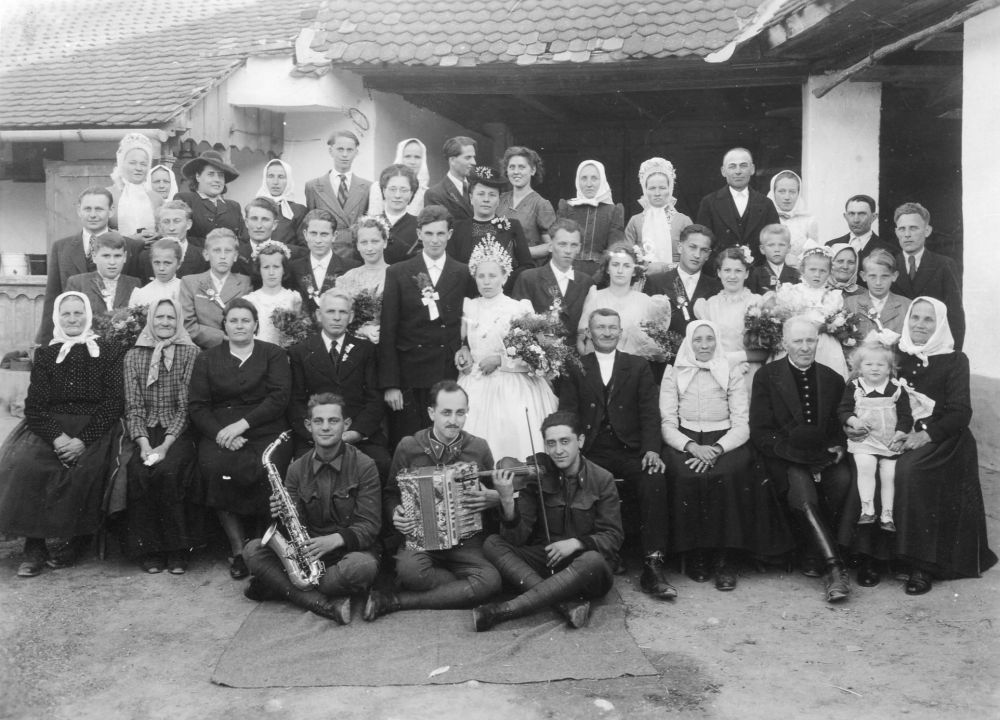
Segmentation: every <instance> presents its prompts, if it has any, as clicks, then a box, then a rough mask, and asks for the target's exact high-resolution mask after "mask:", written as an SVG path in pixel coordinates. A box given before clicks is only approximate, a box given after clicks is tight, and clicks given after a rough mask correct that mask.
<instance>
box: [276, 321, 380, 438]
mask: <svg viewBox="0 0 1000 720" xmlns="http://www.w3.org/2000/svg"><path fill="white" fill-rule="evenodd" d="M375 355H376V352H375V345H374V344H372V343H371V342H369V341H368V340H365V339H363V338H359V337H355V336H353V335H345V336H344V344H343V347H342V348H341V351H340V363H339V364H336V365H335V364H334V362H333V358H331V357H330V353H328V352H327V350H326V343H324V341H323V335H322V334H321V333H315V334H313V335H310V336H309V337H308V338H306V339H305V340H303V341H302V342H300V343H296V344H295V345H293V346H292V347H290V348H288V359H289V361H290V362H291V365H292V399H291V402H290V403H289V405H288V423H289V425H291V426H292V430H293V431H294V432H295V435H296V437H297V439H298V440H299V442H300V444H308V443H309V442H310V440H311V439H312V436H311V434H310V432H309V431H308V430H307V429H306V426H305V419H306V417H308V412H309V411H308V407H307V406H308V403H309V396H310V395H315V394H316V393H324V392H331V393H334V394H336V395H340V396H341V397H343V398H344V417H348V418H351V427H350V429H351V430H356V431H357V432H359V433H361V435H362V437H365V438H368V439H369V440H371V441H374V442H378V440H379V439H381V440H382V443H383V444H384V442H385V438H384V437H383V433H382V416H383V414H384V409H383V408H384V407H385V405H384V403H383V402H382V393H381V392H380V391H379V389H378V375H377V373H376V370H375V366H376V358H375Z"/></svg>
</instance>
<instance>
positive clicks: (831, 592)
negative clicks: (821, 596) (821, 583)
mask: <svg viewBox="0 0 1000 720" xmlns="http://www.w3.org/2000/svg"><path fill="white" fill-rule="evenodd" d="M850 594H851V579H850V577H848V575H847V570H846V569H845V568H844V566H843V565H839V564H838V565H834V566H833V567H831V568H830V569H829V570H828V571H827V573H826V601H827V602H829V603H834V602H840V601H841V600H845V599H847V596H848V595H850Z"/></svg>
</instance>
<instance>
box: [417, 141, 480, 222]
mask: <svg viewBox="0 0 1000 720" xmlns="http://www.w3.org/2000/svg"><path fill="white" fill-rule="evenodd" d="M443 151H444V156H445V159H447V160H448V172H447V174H446V175H445V176H444V177H443V178H441V182H439V183H438V184H437V185H431V186H430V187H429V188H427V192H426V193H424V207H427V206H428V205H441V206H442V207H444V209H445V210H447V211H448V214H450V215H451V217H452V219H453V220H462V219H464V218H471V217H472V203H471V202H470V201H469V180H468V177H469V172H470V171H471V170H472V168H473V166H475V164H476V141H475V140H473V139H472V138H470V137H463V136H461V135H460V136H458V137H453V138H449V139H448V140H446V141H445V143H444V148H443Z"/></svg>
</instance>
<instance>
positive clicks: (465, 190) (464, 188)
mask: <svg viewBox="0 0 1000 720" xmlns="http://www.w3.org/2000/svg"><path fill="white" fill-rule="evenodd" d="M462 195H464V196H465V198H466V200H468V199H469V181H468V180H463V181H462Z"/></svg>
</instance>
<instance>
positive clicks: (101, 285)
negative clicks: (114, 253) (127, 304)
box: [94, 275, 114, 308]
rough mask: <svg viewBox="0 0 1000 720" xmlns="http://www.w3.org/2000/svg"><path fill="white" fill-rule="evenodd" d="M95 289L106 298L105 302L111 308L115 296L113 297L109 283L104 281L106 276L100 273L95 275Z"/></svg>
mask: <svg viewBox="0 0 1000 720" xmlns="http://www.w3.org/2000/svg"><path fill="white" fill-rule="evenodd" d="M94 290H96V291H97V294H98V295H100V296H101V297H102V298H104V304H105V305H107V306H108V308H110V307H111V306H112V305H113V304H114V298H113V297H111V290H110V289H109V288H108V286H107V284H106V283H105V282H104V278H102V277H101V276H100V275H95V276H94Z"/></svg>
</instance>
